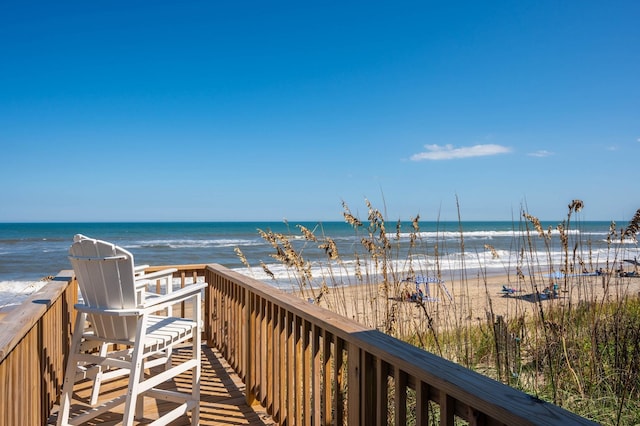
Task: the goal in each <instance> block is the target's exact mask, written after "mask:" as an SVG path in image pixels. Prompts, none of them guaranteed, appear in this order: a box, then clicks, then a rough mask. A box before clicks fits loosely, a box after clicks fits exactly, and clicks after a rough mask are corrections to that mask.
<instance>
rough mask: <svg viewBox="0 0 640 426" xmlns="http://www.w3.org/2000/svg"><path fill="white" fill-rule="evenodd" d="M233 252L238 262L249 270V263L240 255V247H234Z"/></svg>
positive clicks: (242, 254)
mask: <svg viewBox="0 0 640 426" xmlns="http://www.w3.org/2000/svg"><path fill="white" fill-rule="evenodd" d="M233 251H235V252H236V255H237V256H238V257H239V258H240V262H242V264H243V265H244V266H246V267H247V268H249V262H248V261H247V258H246V257H245V256H244V253H242V250H240V247H235V248H234V249H233Z"/></svg>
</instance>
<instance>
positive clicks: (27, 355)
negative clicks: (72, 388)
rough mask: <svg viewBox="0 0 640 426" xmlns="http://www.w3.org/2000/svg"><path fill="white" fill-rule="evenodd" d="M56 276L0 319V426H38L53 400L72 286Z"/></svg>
mask: <svg viewBox="0 0 640 426" xmlns="http://www.w3.org/2000/svg"><path fill="white" fill-rule="evenodd" d="M72 282H73V273H72V271H62V272H61V273H60V274H58V276H56V277H55V278H54V279H53V280H52V281H51V282H49V283H47V284H46V285H45V286H44V287H43V288H42V289H41V290H40V291H38V292H37V293H34V294H33V295H31V297H29V298H28V299H27V300H26V301H24V302H23V303H22V304H21V305H20V306H19V307H16V308H15V309H13V310H12V311H11V312H10V313H8V314H7V315H5V316H4V317H3V318H2V319H0V425H7V426H8V425H42V424H45V423H46V421H47V419H48V417H49V414H50V412H51V409H52V408H53V406H54V404H55V403H56V401H57V400H58V396H59V395H60V391H61V389H62V381H63V379H64V367H65V362H66V360H67V355H68V351H69V345H70V343H71V326H72V324H73V320H74V312H73V304H74V303H75V302H76V301H77V300H78V290H77V288H78V286H77V285H69V284H70V283H72Z"/></svg>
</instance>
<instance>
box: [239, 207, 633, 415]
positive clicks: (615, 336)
mask: <svg viewBox="0 0 640 426" xmlns="http://www.w3.org/2000/svg"><path fill="white" fill-rule="evenodd" d="M366 206H367V217H366V218H359V217H357V216H356V215H354V214H353V213H352V211H351V210H350V208H349V206H348V205H347V204H346V203H343V216H344V219H345V221H346V222H347V223H348V224H350V225H351V226H352V227H353V232H354V234H355V235H356V236H357V237H358V240H359V241H360V244H359V245H358V246H357V247H354V248H353V251H352V252H349V253H339V251H338V245H337V244H336V243H335V241H334V239H333V238H332V237H331V236H330V235H326V234H325V233H324V230H323V228H322V225H321V224H318V225H317V226H316V227H315V228H314V229H308V228H306V227H304V226H301V225H295V226H291V227H290V232H289V233H287V234H282V233H274V232H271V231H270V230H259V233H260V235H261V237H262V238H263V239H264V240H265V241H267V242H269V244H271V246H272V247H273V254H272V256H273V257H274V258H275V259H277V260H278V261H279V262H281V263H282V264H283V265H285V266H286V267H287V270H288V271H289V273H290V281H291V282H292V283H294V287H295V288H294V289H293V290H294V291H295V292H296V293H297V294H299V295H300V296H301V297H303V298H305V299H307V300H309V301H310V302H312V303H318V304H321V305H322V306H324V307H326V308H328V309H331V310H333V311H335V312H337V313H340V314H342V315H345V316H347V317H349V318H353V319H355V320H356V321H359V322H361V323H362V324H364V325H366V326H370V327H374V328H377V329H379V330H381V331H383V332H385V333H387V334H390V335H392V336H395V337H397V338H400V339H402V340H405V341H407V342H410V343H412V344H414V345H416V346H418V347H420V348H423V349H425V350H427V351H430V352H433V353H435V354H437V355H439V356H442V357H444V358H447V359H449V360H452V361H454V362H457V363H459V364H461V365H464V366H466V367H468V368H471V369H474V370H476V371H479V372H481V373H482V374H485V375H487V376H489V377H491V378H494V379H496V380H499V381H501V382H503V383H505V384H508V385H510V386H513V387H515V388H518V389H521V390H522V391H524V392H527V393H530V394H532V395H534V396H536V397H538V398H541V399H544V400H548V401H550V402H553V403H555V404H557V405H561V406H563V407H564V408H566V409H568V410H570V411H573V412H575V413H577V414H579V415H582V416H584V417H587V418H589V419H592V420H594V421H597V422H599V423H601V424H605V425H623V424H638V423H640V404H639V400H640V298H639V295H638V293H637V292H634V291H631V289H632V288H635V287H634V286H632V284H635V280H638V282H639V283H640V278H637V277H633V276H620V274H618V273H616V265H618V264H619V263H620V262H621V261H622V260H623V258H624V252H623V251H622V250H621V249H620V247H622V246H623V245H622V244H617V243H621V242H627V243H631V245H632V246H633V247H634V248H635V247H637V240H636V237H637V233H638V231H639V229H640V210H638V212H636V214H635V215H634V217H633V218H631V220H630V221H629V223H628V225H627V226H626V227H622V228H618V227H617V225H616V223H615V222H611V224H610V227H609V233H608V235H607V242H608V244H607V250H608V253H607V255H606V256H605V258H604V259H602V258H600V257H598V256H594V254H593V251H592V242H591V241H589V240H583V237H582V236H581V235H582V234H581V233H580V232H571V231H572V230H574V229H579V228H580V226H581V224H580V220H579V212H580V211H581V210H582V209H583V208H584V205H583V203H582V202H581V201H580V200H573V201H572V202H571V203H569V204H568V206H567V214H566V217H564V218H563V219H562V220H561V221H560V222H558V224H557V226H556V227H555V228H553V229H552V228H548V229H543V227H542V225H541V222H540V221H539V220H538V219H537V218H536V217H535V216H534V215H532V214H530V213H529V212H528V211H525V210H523V211H521V212H520V216H519V217H518V218H517V219H516V220H514V221H513V229H514V233H513V247H514V248H516V249H517V253H518V255H517V259H509V261H508V262H506V266H505V270H504V277H503V281H502V283H503V284H504V285H505V286H508V287H509V288H514V289H520V290H521V291H522V292H523V293H526V294H528V295H530V296H531V297H532V298H533V299H529V300H525V299H524V298H518V297H514V298H513V299H512V300H510V301H509V307H508V309H507V310H506V311H504V310H502V311H500V312H497V311H496V309H495V305H496V304H497V303H498V301H497V299H496V288H495V282H494V281H492V279H491V277H490V276H489V274H488V273H487V271H486V270H483V269H480V270H479V271H471V270H469V269H468V268H466V266H465V264H464V258H465V256H464V254H465V250H466V247H465V232H464V222H463V221H462V218H460V217H459V227H458V228H459V229H458V238H457V243H456V247H450V246H447V245H448V244H449V245H450V244H451V243H450V242H446V241H445V239H444V238H442V239H440V238H439V239H438V240H437V241H436V242H435V243H433V242H430V243H429V242H427V241H426V240H424V239H423V236H422V234H421V232H420V217H419V216H417V215H416V216H415V217H412V218H410V220H409V221H407V222H402V221H397V222H392V223H388V222H387V220H386V219H385V217H384V215H383V214H382V213H381V212H380V211H379V210H378V209H376V208H375V207H374V206H373V205H371V204H370V203H369V202H368V201H367V202H366ZM407 224H409V225H408V227H409V229H406V228H407ZM516 231H517V232H516ZM407 232H408V233H409V242H408V246H407V244H406V243H405V245H404V246H402V247H401V243H400V240H401V238H400V234H401V233H407ZM449 241H450V240H449ZM558 245H559V246H560V247H561V251H562V256H561V260H560V261H557V260H556V261H555V263H554V261H553V260H552V259H551V250H552V247H557V246H558ZM452 250H455V251H456V252H460V253H462V254H463V256H461V264H460V267H459V268H458V269H457V270H456V271H455V276H456V279H455V280H454V281H447V283H448V287H444V286H438V285H437V284H438V283H437V282H435V283H434V284H433V285H431V288H432V289H433V291H434V292H435V293H436V294H435V296H437V299H438V303H430V302H429V301H428V300H425V299H415V300H413V301H412V300H411V299H410V298H408V297H407V296H408V295H410V294H411V293H413V292H414V291H415V279H416V278H417V277H418V276H421V275H425V271H424V270H422V268H423V266H422V265H423V264H422V263H421V262H420V260H421V258H424V257H426V256H429V258H431V259H435V263H434V264H433V265H431V266H430V270H429V271H428V273H429V275H431V276H433V277H434V278H435V280H437V279H442V278H443V270H442V267H441V266H442V265H441V263H440V262H442V261H443V259H444V255H445V253H448V252H450V251H452ZM485 250H486V252H487V253H489V254H490V255H491V256H492V257H494V258H495V257H499V254H498V252H497V251H496V250H495V249H494V248H493V247H492V246H490V245H486V246H485ZM236 251H237V253H238V256H239V257H240V258H241V260H242V261H243V262H244V263H245V265H246V266H247V267H249V266H251V265H248V263H247V261H246V259H245V258H244V255H243V254H242V252H241V251H240V250H239V249H236ZM539 253H545V254H546V256H547V258H546V259H540V258H538V256H539ZM471 255H477V254H476V253H471ZM312 261H313V262H314V265H315V269H312V267H311V265H312ZM318 263H320V264H321V271H322V272H321V274H320V276H317V275H318V274H317V273H316V275H315V276H314V274H313V273H312V270H317V265H318ZM261 266H262V268H263V269H264V270H265V272H266V273H267V274H268V275H270V276H273V274H272V273H271V271H269V268H268V267H267V265H266V264H264V263H262V264H261ZM600 268H602V273H601V274H598V275H594V274H585V272H588V273H591V272H594V271H600ZM345 270H348V271H350V273H349V274H347V275H345V274H344V273H343V272H344V271H345ZM551 270H553V271H556V272H559V273H560V274H559V275H557V276H556V277H554V278H546V275H548V273H549V271H551ZM354 289H357V291H354ZM478 289H480V293H481V296H482V299H483V300H482V303H478V297H477V293H478V291H479V290H478ZM450 295H453V297H452V298H449V296H450Z"/></svg>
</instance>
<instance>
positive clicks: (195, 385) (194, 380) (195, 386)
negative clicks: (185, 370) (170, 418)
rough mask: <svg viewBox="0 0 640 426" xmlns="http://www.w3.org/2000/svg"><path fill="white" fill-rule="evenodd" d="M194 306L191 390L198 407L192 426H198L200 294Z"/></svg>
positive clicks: (200, 339)
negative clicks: (193, 363) (193, 360)
mask: <svg viewBox="0 0 640 426" xmlns="http://www.w3.org/2000/svg"><path fill="white" fill-rule="evenodd" d="M194 305H195V306H193V319H194V320H195V322H196V324H198V326H197V327H195V329H194V330H193V342H192V343H193V356H194V357H195V359H196V361H197V362H196V366H195V367H194V368H193V370H192V373H191V374H192V377H191V390H192V396H193V399H194V400H195V401H196V405H195V407H194V408H193V410H192V411H191V426H197V425H199V424H200V380H201V377H200V376H201V364H202V355H201V352H200V350H201V346H202V337H201V335H200V326H199V324H200V316H201V312H200V311H201V304H200V295H199V294H198V295H197V296H196V297H195V300H194Z"/></svg>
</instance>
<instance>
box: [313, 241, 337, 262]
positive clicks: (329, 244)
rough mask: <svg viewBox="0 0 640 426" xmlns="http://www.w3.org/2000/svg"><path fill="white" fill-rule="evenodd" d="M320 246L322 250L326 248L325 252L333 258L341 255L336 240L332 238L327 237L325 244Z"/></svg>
mask: <svg viewBox="0 0 640 426" xmlns="http://www.w3.org/2000/svg"><path fill="white" fill-rule="evenodd" d="M318 248H319V249H321V250H324V253H325V254H326V255H327V257H328V258H329V259H331V260H336V259H338V257H339V256H338V246H337V245H336V242H335V241H334V240H333V239H331V238H327V239H326V242H325V243H323V244H320V245H319V246H318Z"/></svg>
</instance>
